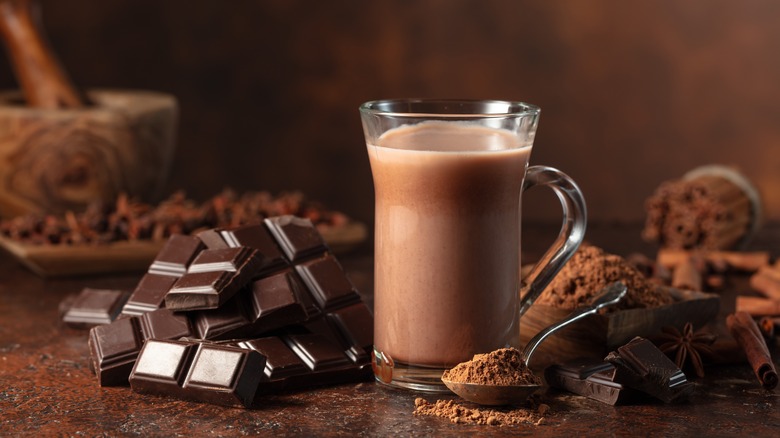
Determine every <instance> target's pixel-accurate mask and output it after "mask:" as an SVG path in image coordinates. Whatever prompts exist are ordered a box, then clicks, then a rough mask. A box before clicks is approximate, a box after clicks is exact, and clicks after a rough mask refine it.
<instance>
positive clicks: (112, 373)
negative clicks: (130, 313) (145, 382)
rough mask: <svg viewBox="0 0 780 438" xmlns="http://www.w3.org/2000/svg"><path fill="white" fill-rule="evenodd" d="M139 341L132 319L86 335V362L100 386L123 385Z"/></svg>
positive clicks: (138, 327) (134, 321)
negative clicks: (87, 347)
mask: <svg viewBox="0 0 780 438" xmlns="http://www.w3.org/2000/svg"><path fill="white" fill-rule="evenodd" d="M143 341H144V339H143V334H142V333H141V327H140V325H139V324H138V319H137V318H135V317H131V318H124V319H118V320H116V321H114V322H112V323H111V324H108V325H100V326H97V327H93V328H92V329H91V330H90V331H89V340H88V344H89V350H90V361H91V362H92V368H93V370H94V371H95V374H96V375H97V379H98V382H99V383H100V386H115V385H124V384H127V377H128V376H129V375H130V371H131V370H132V369H133V365H134V364H135V359H136V358H137V357H138V351H139V350H140V349H141V345H142V344H143Z"/></svg>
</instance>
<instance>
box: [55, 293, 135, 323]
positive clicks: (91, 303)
mask: <svg viewBox="0 0 780 438" xmlns="http://www.w3.org/2000/svg"><path fill="white" fill-rule="evenodd" d="M128 296H129V294H128V293H126V292H122V291H119V290H108V289H92V288H84V289H82V290H81V292H80V293H79V294H78V295H77V296H76V297H75V299H73V301H72V302H71V303H69V307H68V309H67V310H65V312H64V315H63V316H62V321H63V322H64V323H65V324H66V325H68V326H70V327H75V328H89V327H93V326H96V325H100V324H109V323H111V321H113V320H115V319H116V317H117V316H119V312H120V311H121V310H122V306H123V305H124V304H125V301H127V298H128Z"/></svg>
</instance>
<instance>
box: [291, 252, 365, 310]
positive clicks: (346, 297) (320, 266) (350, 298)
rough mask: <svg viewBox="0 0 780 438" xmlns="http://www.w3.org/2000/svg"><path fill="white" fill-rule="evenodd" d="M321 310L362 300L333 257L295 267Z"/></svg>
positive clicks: (327, 256) (328, 256)
mask: <svg viewBox="0 0 780 438" xmlns="http://www.w3.org/2000/svg"><path fill="white" fill-rule="evenodd" d="M295 269H296V271H297V272H298V274H299V275H300V276H301V278H302V279H303V282H304V283H305V284H306V286H307V287H308V288H309V291H310V292H311V295H312V297H314V299H315V300H316V301H317V305H318V307H319V308H320V309H322V310H324V311H328V310H330V309H334V308H338V307H342V306H344V305H346V304H349V303H352V302H356V301H358V300H359V299H360V297H359V296H358V294H357V292H356V291H355V287H354V286H353V285H352V282H350V281H349V279H348V278H347V276H346V274H345V273H344V270H343V269H342V268H341V265H340V264H339V262H338V261H336V259H335V258H334V257H333V256H332V255H326V256H325V257H322V258H319V259H316V260H311V261H308V262H305V263H301V264H299V265H297V266H296V267H295Z"/></svg>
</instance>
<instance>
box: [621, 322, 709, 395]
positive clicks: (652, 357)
mask: <svg viewBox="0 0 780 438" xmlns="http://www.w3.org/2000/svg"><path fill="white" fill-rule="evenodd" d="M605 360H607V361H608V362H610V363H612V364H613V365H615V368H616V371H615V380H616V381H619V382H621V383H622V384H624V385H626V386H629V387H631V388H634V389H637V390H640V391H643V392H645V393H647V394H650V395H652V396H653V397H655V398H658V399H659V400H662V401H663V402H665V403H672V402H675V401H680V400H684V399H686V398H687V397H688V396H690V395H691V394H692V393H693V389H694V386H693V384H692V383H690V382H688V380H687V379H686V377H685V374H684V373H683V372H682V370H680V368H678V367H677V365H675V364H674V362H672V361H671V360H670V359H669V358H668V357H666V355H665V354H664V353H663V352H661V350H659V349H658V347H656V346H655V345H654V344H653V343H652V342H650V341H648V340H647V339H644V338H642V337H638V336H637V337H636V338H634V339H632V340H631V341H630V342H629V343H627V344H626V345H623V346H622V347H618V349H617V351H613V352H611V353H609V355H607V357H606V359H605Z"/></svg>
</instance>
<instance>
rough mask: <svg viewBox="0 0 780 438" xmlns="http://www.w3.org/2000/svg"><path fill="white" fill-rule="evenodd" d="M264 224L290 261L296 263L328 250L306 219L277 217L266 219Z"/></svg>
mask: <svg viewBox="0 0 780 438" xmlns="http://www.w3.org/2000/svg"><path fill="white" fill-rule="evenodd" d="M265 224H266V226H267V227H268V230H269V231H270V232H271V234H272V235H273V236H274V238H275V239H276V242H277V243H278V244H279V246H280V247H281V248H282V251H284V254H285V255H286V256H287V258H288V259H289V260H290V261H293V262H297V261H299V260H301V259H303V258H305V257H308V256H311V255H317V254H322V253H324V252H325V251H327V250H328V249H327V246H325V241H323V240H322V236H320V233H319V232H317V229H316V228H315V227H314V225H313V224H312V223H311V221H310V220H308V219H304V218H299V217H295V216H277V217H270V218H266V219H265Z"/></svg>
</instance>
